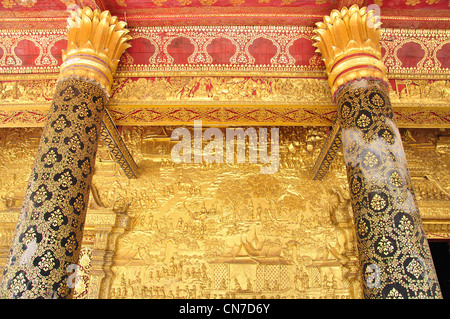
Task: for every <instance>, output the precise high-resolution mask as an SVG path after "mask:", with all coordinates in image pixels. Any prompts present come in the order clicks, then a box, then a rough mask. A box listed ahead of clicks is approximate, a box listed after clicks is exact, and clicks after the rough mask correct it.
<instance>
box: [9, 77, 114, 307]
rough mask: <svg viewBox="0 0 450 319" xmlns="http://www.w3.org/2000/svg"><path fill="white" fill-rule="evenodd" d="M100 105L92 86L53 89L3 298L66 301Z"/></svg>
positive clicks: (78, 83) (99, 93)
mask: <svg viewBox="0 0 450 319" xmlns="http://www.w3.org/2000/svg"><path fill="white" fill-rule="evenodd" d="M105 101H106V96H105V93H104V92H103V90H102V89H101V88H100V87H98V86H97V85H95V84H92V83H89V82H86V81H83V80H77V79H71V80H64V81H61V82H59V83H58V86H57V88H56V93H55V96H54V98H53V104H52V108H51V111H50V114H49V116H48V119H47V123H46V126H45V128H44V133H43V135H42V137H41V141H40V145H39V148H38V151H37V154H36V159H35V162H34V166H33V169H32V173H31V178H30V181H29V184H28V188H27V192H26V196H25V200H24V204H23V207H22V212H21V215H20V216H19V223H18V224H17V227H16V230H15V235H14V239H13V245H12V247H11V250H10V253H9V257H8V264H7V269H6V270H5V274H4V282H3V287H2V288H3V289H4V290H5V296H4V297H6V298H33V299H34V298H39V297H44V298H66V297H68V296H69V295H70V289H69V285H68V284H67V278H68V276H69V275H70V274H71V273H72V271H68V270H67V269H68V268H69V266H70V265H71V264H76V263H77V262H78V257H79V253H80V249H79V248H80V246H81V242H82V237H83V227H84V221H85V217H86V208H87V204H88V199H89V190H90V185H91V180H92V175H93V171H94V165H95V154H96V150H97V144H98V138H99V134H100V125H101V120H102V117H103V114H104V104H105ZM50 283H51V284H50Z"/></svg>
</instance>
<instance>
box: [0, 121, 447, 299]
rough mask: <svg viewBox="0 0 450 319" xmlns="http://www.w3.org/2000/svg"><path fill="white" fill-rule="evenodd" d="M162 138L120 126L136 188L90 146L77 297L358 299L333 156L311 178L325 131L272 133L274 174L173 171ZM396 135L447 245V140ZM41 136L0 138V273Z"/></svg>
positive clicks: (340, 170)
mask: <svg viewBox="0 0 450 319" xmlns="http://www.w3.org/2000/svg"><path fill="white" fill-rule="evenodd" d="M172 130H173V128H171V127H123V128H122V137H123V139H124V141H125V143H126V144H127V146H128V148H129V149H130V152H131V153H132V156H133V158H134V159H135V160H136V163H137V164H138V167H139V172H138V173H139V177H138V179H135V180H130V179H128V178H127V177H126V176H125V175H124V173H123V172H122V170H121V168H120V167H119V166H118V164H116V163H115V161H114V160H113V159H112V158H111V155H110V154H109V151H108V149H107V148H106V146H105V145H103V144H101V145H100V146H99V149H98V152H97V163H96V171H95V175H94V178H93V187H92V193H91V196H90V204H89V210H88V213H87V219H86V228H85V233H84V238H83V245H82V247H83V249H82V252H81V258H80V262H79V266H80V270H79V275H80V277H79V278H80V279H81V280H80V281H79V284H78V285H77V287H76V289H75V294H74V296H75V297H76V298H98V297H104V298H224V297H234V298H240V297H245V298H253V297H256V298H264V297H266V298H285V297H287V298H361V297H362V291H361V280H362V279H361V278H362V277H361V275H360V273H359V270H358V269H359V266H358V252H357V248H356V240H355V235H354V225H353V219H352V210H351V206H350V204H349V202H350V198H349V191H348V186H347V178H346V172H345V165H344V161H343V155H342V153H341V152H338V154H337V157H336V158H335V160H334V162H333V164H332V165H331V167H330V170H329V171H328V173H327V175H326V176H325V178H324V180H323V181H313V180H312V178H311V176H310V171H311V169H312V167H313V165H314V162H315V159H316V158H317V156H318V155H319V152H320V149H321V147H322V144H323V143H324V140H325V137H326V135H327V134H328V133H327V128H302V127H283V128H280V168H279V171H278V172H277V173H276V174H273V175H261V174H259V172H260V167H259V164H249V163H242V164H214V163H213V164H206V163H202V164H196V163H192V164H174V163H173V162H172V161H171V158H170V150H171V148H172V147H173V145H174V142H173V141H171V140H170V135H171V131H172ZM401 133H402V138H403V141H404V147H405V152H406V156H407V159H408V162H409V166H410V168H411V176H412V182H413V186H414V188H415V190H416V193H417V200H418V206H419V208H420V210H421V215H422V219H423V221H424V224H425V230H426V232H427V236H428V238H449V234H450V223H449V220H450V207H449V205H448V197H449V191H450V184H449V183H448V181H449V178H448V174H449V173H448V164H449V155H448V152H447V151H446V150H448V147H449V145H450V143H449V136H450V132H449V130H448V129H441V130H439V129H426V130H425V129H407V130H406V129H402V130H401ZM40 134H41V128H22V129H19V128H15V129H12V128H3V129H1V130H0V151H1V153H2V154H5V155H4V156H3V157H2V159H3V160H2V165H1V166H0V173H1V175H2V176H3V178H2V180H1V182H0V244H1V245H0V249H1V250H0V262H1V265H2V267H3V265H4V262H5V259H6V255H7V252H8V250H9V245H10V243H11V239H12V235H13V231H14V227H15V224H16V219H17V216H18V210H19V208H20V207H21V200H22V199H23V195H24V193H25V188H26V185H27V179H28V177H29V170H30V169H31V164H32V162H33V159H34V154H35V151H36V148H37V144H38V141H39V137H40ZM424 156H426V161H427V163H429V165H427V166H426V167H424V165H423V161H424ZM25 167H27V168H28V169H24V168H25Z"/></svg>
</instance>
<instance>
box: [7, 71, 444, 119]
mask: <svg viewBox="0 0 450 319" xmlns="http://www.w3.org/2000/svg"><path fill="white" fill-rule="evenodd" d="M55 83H56V81H55V80H31V81H25V80H20V81H4V82H0V126H8V127H13V126H42V125H43V123H44V121H45V116H46V112H47V110H48V108H49V106H50V104H51V97H52V94H53V92H54V88H55ZM391 88H392V90H391V91H390V99H391V102H392V105H393V107H394V111H395V116H396V120H397V124H398V126H399V127H448V126H449V125H450V108H449V106H448V105H449V104H448V102H449V99H450V82H449V81H447V80H446V81H444V80H438V81H427V80H391ZM331 102H332V101H331V94H330V90H329V87H328V84H327V83H326V80H324V79H301V78H272V77H261V76H259V77H200V76H199V77H158V78H117V79H116V80H115V82H114V85H113V87H112V94H111V98H110V103H109V106H108V109H109V111H110V114H111V117H112V118H113V120H114V122H115V123H116V125H119V126H125V125H126V126H129V125H169V124H189V123H190V122H192V121H193V119H198V118H200V117H201V118H202V119H203V121H204V123H208V124H231V125H233V124H248V125H258V124H259V125H320V126H331V124H332V123H333V121H334V118H335V115H336V108H335V106H334V105H332V103H331Z"/></svg>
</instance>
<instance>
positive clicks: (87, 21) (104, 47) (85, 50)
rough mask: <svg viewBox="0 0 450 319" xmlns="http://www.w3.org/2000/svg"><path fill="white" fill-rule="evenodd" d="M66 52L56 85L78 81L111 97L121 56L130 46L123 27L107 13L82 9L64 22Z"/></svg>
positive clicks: (115, 18)
mask: <svg viewBox="0 0 450 319" xmlns="http://www.w3.org/2000/svg"><path fill="white" fill-rule="evenodd" d="M67 22H68V25H67V40H68V43H67V49H66V50H63V51H62V58H63V63H62V65H61V69H60V75H59V77H58V81H61V80H65V79H69V78H77V79H82V80H87V81H90V82H94V83H96V84H98V85H99V86H100V87H101V88H102V89H103V90H104V91H105V93H106V94H107V95H108V96H110V93H111V86H112V83H113V76H114V74H115V72H116V69H117V65H118V64H119V61H120V57H121V55H122V53H123V52H124V51H125V50H126V49H127V48H128V47H130V46H131V45H130V44H128V43H127V41H128V40H130V39H131V36H130V35H128V32H129V31H128V30H127V29H125V27H126V23H125V22H123V21H119V20H118V18H117V17H116V16H111V14H110V12H109V11H103V12H101V11H99V10H97V9H96V10H92V9H91V8H89V7H84V8H83V9H81V10H77V11H72V12H71V17H69V18H68V20H67Z"/></svg>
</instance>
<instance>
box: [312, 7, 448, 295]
mask: <svg viewBox="0 0 450 319" xmlns="http://www.w3.org/2000/svg"><path fill="white" fill-rule="evenodd" d="M316 26H317V29H316V30H315V33H316V35H315V36H314V40H315V41H316V43H315V44H314V46H316V47H317V48H318V52H320V53H321V54H322V58H323V60H324V62H325V66H326V72H327V75H328V82H329V84H330V87H331V91H332V94H333V98H334V102H335V104H336V105H337V107H338V123H337V124H338V125H340V127H341V132H342V144H343V152H344V158H345V163H346V167H347V177H348V183H349V187H350V193H351V200H352V208H353V214H354V221H355V226H356V234H357V243H358V251H359V256H360V257H359V258H360V264H361V267H362V271H363V273H364V280H363V290H364V296H365V298H441V292H440V288H439V283H438V280H437V277H436V273H435V270H434V265H433V260H432V258H431V253H430V250H429V247H428V242H427V238H426V236H425V232H424V228H423V225H422V220H421V217H420V214H419V211H418V208H417V205H416V202H415V198H414V192H413V189H412V185H411V178H410V174H409V170H408V165H407V162H406V158H405V153H404V150H403V145H402V141H401V136H400V134H399V131H398V129H397V127H396V124H395V123H394V114H393V111H392V107H391V104H390V100H389V94H388V88H389V84H388V80H387V78H386V68H385V66H384V65H383V63H382V61H381V47H380V44H379V38H380V29H379V23H378V25H377V23H375V19H374V17H373V14H372V12H367V11H366V8H362V9H360V8H359V7H358V6H356V5H354V6H352V7H351V8H350V9H347V8H343V9H342V10H341V11H337V10H333V11H332V12H331V14H330V16H327V17H325V18H324V22H319V23H317V24H316Z"/></svg>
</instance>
